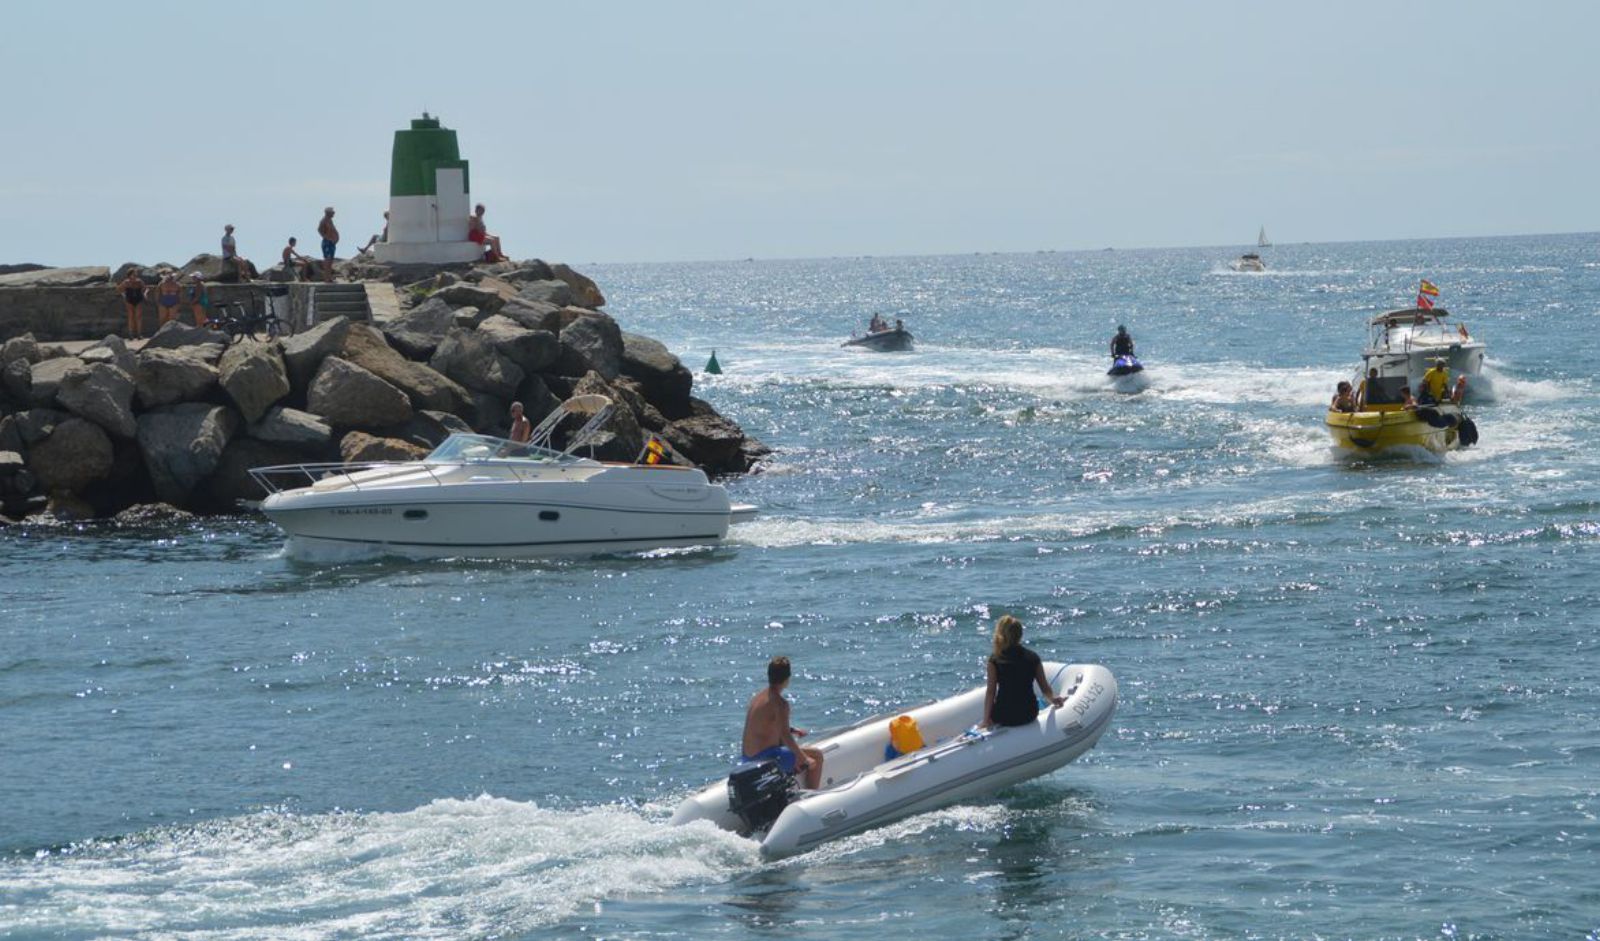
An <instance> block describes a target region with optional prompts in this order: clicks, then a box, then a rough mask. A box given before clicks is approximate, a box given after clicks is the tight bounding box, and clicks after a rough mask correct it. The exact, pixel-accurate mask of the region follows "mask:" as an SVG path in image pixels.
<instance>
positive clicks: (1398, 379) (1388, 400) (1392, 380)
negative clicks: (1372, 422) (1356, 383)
mask: <svg viewBox="0 0 1600 941" xmlns="http://www.w3.org/2000/svg"><path fill="white" fill-rule="evenodd" d="M1405 386H1406V377H1405V376H1379V377H1378V378H1376V379H1368V380H1367V404H1368V405H1399V404H1400V403H1401V401H1402V399H1401V396H1400V390H1401V389H1403V388H1405Z"/></svg>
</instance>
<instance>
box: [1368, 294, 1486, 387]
mask: <svg viewBox="0 0 1600 941" xmlns="http://www.w3.org/2000/svg"><path fill="white" fill-rule="evenodd" d="M1449 316H1450V312H1449V311H1447V310H1445V309H1444V308H1442V307H1435V308H1432V309H1425V308H1421V307H1408V308H1405V309H1404V310H1391V311H1389V312H1388V313H1383V314H1379V315H1377V316H1376V317H1373V318H1372V320H1371V321H1369V322H1368V324H1367V328H1368V329H1367V346H1366V349H1364V350H1362V352H1361V355H1362V358H1363V359H1372V358H1377V357H1382V358H1383V359H1384V360H1385V361H1386V362H1393V360H1394V358H1395V357H1398V356H1404V357H1406V359H1407V362H1406V375H1407V378H1408V379H1409V380H1410V385H1411V388H1413V389H1418V388H1421V384H1422V374H1423V373H1425V372H1427V371H1428V367H1429V366H1431V365H1432V364H1433V361H1434V360H1435V359H1437V358H1441V357H1442V358H1443V359H1444V360H1445V362H1446V364H1447V365H1448V366H1449V367H1450V375H1451V377H1452V378H1454V377H1458V376H1466V377H1468V379H1467V396H1466V400H1467V401H1469V402H1484V401H1488V400H1489V399H1492V398H1493V393H1494V389H1493V386H1492V385H1491V384H1490V382H1489V379H1488V377H1487V376H1486V375H1484V373H1483V360H1484V356H1485V354H1486V353H1487V352H1488V348H1487V347H1486V346H1485V344H1484V342H1483V341H1482V340H1479V339H1477V338H1476V337H1474V336H1473V335H1472V333H1471V331H1469V330H1468V329H1467V325H1466V324H1464V323H1460V322H1457V323H1454V324H1452V323H1446V318H1448V317H1449Z"/></svg>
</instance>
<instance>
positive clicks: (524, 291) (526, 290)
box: [517, 278, 578, 307]
mask: <svg viewBox="0 0 1600 941" xmlns="http://www.w3.org/2000/svg"><path fill="white" fill-rule="evenodd" d="M517 296H518V297H520V298H522V299H523V300H525V301H534V302H536V303H544V304H554V305H556V306H557V307H567V306H569V305H574V304H577V302H578V297H577V295H576V294H574V293H573V291H572V285H570V284H568V283H567V282H565V281H561V280H559V279H556V278H552V279H550V280H548V281H529V282H527V283H526V284H524V285H522V286H521V287H520V288H518V289H517Z"/></svg>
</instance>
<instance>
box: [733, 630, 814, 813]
mask: <svg viewBox="0 0 1600 941" xmlns="http://www.w3.org/2000/svg"><path fill="white" fill-rule="evenodd" d="M789 674H790V667H789V658H788V657H773V658H772V662H771V663H768V664H767V688H766V689H764V690H762V691H761V692H759V693H756V694H755V695H754V696H753V697H751V699H750V707H749V709H747V710H746V711H745V716H744V741H743V743H742V746H741V748H742V752H741V757H742V758H743V759H744V760H745V761H776V762H777V763H778V765H779V767H781V768H783V773H784V774H797V773H799V772H804V773H805V776H806V777H805V786H806V787H807V788H808V789H810V790H813V791H814V790H816V789H817V787H818V786H819V785H821V783H822V752H820V751H818V750H817V749H815V748H801V747H800V744H799V743H798V742H796V741H795V738H796V737H800V738H803V737H805V734H806V730H805V729H797V728H794V727H793V726H791V725H790V724H789V701H788V700H786V699H784V698H783V690H784V688H785V687H787V686H788V685H789Z"/></svg>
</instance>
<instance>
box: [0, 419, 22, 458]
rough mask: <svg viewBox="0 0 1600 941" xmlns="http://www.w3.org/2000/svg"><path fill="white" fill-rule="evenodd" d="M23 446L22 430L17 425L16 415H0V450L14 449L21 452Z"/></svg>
mask: <svg viewBox="0 0 1600 941" xmlns="http://www.w3.org/2000/svg"><path fill="white" fill-rule="evenodd" d="M25 448H26V445H25V444H24V442H23V440H22V431H21V430H20V429H19V428H18V427H17V416H15V415H4V416H0V451H15V452H17V453H18V454H21V453H22V452H23V450H24V449H25Z"/></svg>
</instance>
